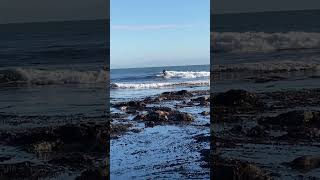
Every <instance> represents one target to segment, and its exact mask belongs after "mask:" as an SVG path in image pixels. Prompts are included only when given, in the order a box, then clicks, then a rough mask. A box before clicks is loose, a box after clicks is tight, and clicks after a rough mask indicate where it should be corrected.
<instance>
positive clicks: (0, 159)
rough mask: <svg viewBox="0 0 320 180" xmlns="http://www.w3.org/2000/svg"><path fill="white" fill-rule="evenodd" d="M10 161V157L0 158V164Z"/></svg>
mask: <svg viewBox="0 0 320 180" xmlns="http://www.w3.org/2000/svg"><path fill="white" fill-rule="evenodd" d="M10 159H11V156H0V162H3V161H8V160H10Z"/></svg>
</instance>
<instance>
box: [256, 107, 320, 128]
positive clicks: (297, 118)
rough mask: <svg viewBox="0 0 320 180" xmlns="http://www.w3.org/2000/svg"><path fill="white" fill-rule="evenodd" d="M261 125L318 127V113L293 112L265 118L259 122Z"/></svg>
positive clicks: (319, 119)
mask: <svg viewBox="0 0 320 180" xmlns="http://www.w3.org/2000/svg"><path fill="white" fill-rule="evenodd" d="M259 124H263V125H280V126H288V127H290V126H292V127H297V126H312V127H320V112H319V111H304V110H295V111H290V112H287V113H283V114H280V115H278V116H275V117H266V118H262V119H260V120H259Z"/></svg>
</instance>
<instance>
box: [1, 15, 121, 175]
mask: <svg viewBox="0 0 320 180" xmlns="http://www.w3.org/2000/svg"><path fill="white" fill-rule="evenodd" d="M0 26H1V30H0V36H1V39H2V40H3V41H2V42H3V43H2V47H1V62H0V87H1V90H0V91H1V98H0V102H1V103H0V147H1V148H0V149H1V150H0V151H1V153H0V154H1V156H0V167H1V168H0V178H1V179H28V178H30V177H33V178H36V179H61V178H62V179H76V178H77V179H79V178H80V179H81V178H88V177H94V178H95V179H99V178H100V179H102V178H106V177H108V164H107V163H106V162H108V159H107V155H106V151H107V150H108V147H109V145H108V139H109V134H110V133H111V132H110V127H109V121H108V116H107V115H108V113H107V112H108V108H106V105H107V101H108V98H107V97H108V96H107V95H106V93H107V87H108V86H106V82H107V79H108V74H109V72H108V71H105V70H103V66H104V64H105V63H106V62H107V60H108V59H107V55H106V54H108V51H107V50H108V46H107V43H108V42H106V41H105V37H106V35H105V33H106V31H107V30H106V29H105V21H104V20H101V21H75V22H73V21H66V22H43V23H24V24H3V25H0ZM88 27H90V28H88ZM112 133H115V132H112ZM112 133H111V134H112Z"/></svg>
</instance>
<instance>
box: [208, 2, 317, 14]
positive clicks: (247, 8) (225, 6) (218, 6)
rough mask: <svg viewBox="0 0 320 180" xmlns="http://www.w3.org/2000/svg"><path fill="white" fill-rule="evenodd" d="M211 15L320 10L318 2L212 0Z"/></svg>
mask: <svg viewBox="0 0 320 180" xmlns="http://www.w3.org/2000/svg"><path fill="white" fill-rule="evenodd" d="M211 8H212V9H213V11H212V13H214V14H221V13H237V12H261V11H287V10H306V9H320V1H319V0H212V1H211Z"/></svg>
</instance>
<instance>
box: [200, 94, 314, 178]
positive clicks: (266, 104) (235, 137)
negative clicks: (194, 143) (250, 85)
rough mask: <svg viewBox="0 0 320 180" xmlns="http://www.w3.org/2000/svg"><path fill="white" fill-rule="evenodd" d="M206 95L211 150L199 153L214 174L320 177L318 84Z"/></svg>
mask: <svg viewBox="0 0 320 180" xmlns="http://www.w3.org/2000/svg"><path fill="white" fill-rule="evenodd" d="M211 96H212V102H211V103H212V104H213V106H212V107H211V112H212V119H211V132H212V134H211V135H212V136H211V148H212V150H211V153H210V151H207V152H206V153H205V155H204V157H207V158H205V159H206V160H207V162H208V163H209V164H210V165H211V168H212V169H211V170H212V173H213V174H214V177H216V179H228V178H229V179H230V178H231V179H234V178H235V177H239V178H240V179H283V178H289V179H297V178H311V179H312V178H313V179H316V177H319V168H320V161H319V155H320V154H319V153H318V150H320V149H319V145H318V144H319V140H320V139H319V137H320V129H319V128H320V106H319V105H320V89H304V90H295V91H278V92H259V93H253V92H248V91H245V90H229V91H227V92H223V93H215V94H211ZM291 148H294V150H293V149H291ZM311 149H313V151H311ZM277 157H279V158H278V159H277ZM226 175H227V176H226ZM229 175H230V176H229Z"/></svg>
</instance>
